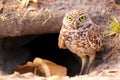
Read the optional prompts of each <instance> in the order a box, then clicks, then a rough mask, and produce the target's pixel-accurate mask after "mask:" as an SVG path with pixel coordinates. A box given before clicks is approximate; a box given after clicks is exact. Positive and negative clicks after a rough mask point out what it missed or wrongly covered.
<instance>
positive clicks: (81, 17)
mask: <svg viewBox="0 0 120 80" xmlns="http://www.w3.org/2000/svg"><path fill="white" fill-rule="evenodd" d="M92 23H93V22H92V20H91V18H90V16H89V15H88V14H87V12H84V11H82V10H72V11H69V12H68V13H66V14H65V17H64V19H63V24H64V25H65V26H66V27H71V28H73V29H78V28H82V27H87V25H89V24H90V25H91V24H92Z"/></svg>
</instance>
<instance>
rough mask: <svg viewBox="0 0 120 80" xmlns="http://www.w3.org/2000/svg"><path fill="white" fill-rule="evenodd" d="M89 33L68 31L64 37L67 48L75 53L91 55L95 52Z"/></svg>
mask: <svg viewBox="0 0 120 80" xmlns="http://www.w3.org/2000/svg"><path fill="white" fill-rule="evenodd" d="M87 36H88V31H81V32H79V31H76V30H75V31H70V32H69V31H68V32H66V33H64V35H63V37H64V39H65V45H66V47H67V48H68V49H69V50H70V51H71V52H73V53H76V54H81V55H82V53H83V55H89V54H90V52H91V54H92V53H94V52H95V50H94V49H92V47H91V46H90V44H89V42H88V40H87Z"/></svg>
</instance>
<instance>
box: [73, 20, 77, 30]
mask: <svg viewBox="0 0 120 80" xmlns="http://www.w3.org/2000/svg"><path fill="white" fill-rule="evenodd" d="M73 27H74V28H75V29H76V28H77V22H76V21H74V22H73Z"/></svg>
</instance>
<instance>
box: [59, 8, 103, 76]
mask: <svg viewBox="0 0 120 80" xmlns="http://www.w3.org/2000/svg"><path fill="white" fill-rule="evenodd" d="M102 40H103V34H102V31H101V29H100V27H99V26H97V25H96V24H95V23H94V22H93V21H92V20H91V18H90V16H89V15H88V14H87V12H84V11H82V10H72V11H69V12H68V13H66V15H65V17H64V19H63V25H62V28H61V30H60V34H59V38H58V46H59V48H63V49H66V48H67V49H69V50H70V51H71V52H72V53H74V54H76V55H78V56H79V57H80V58H81V60H82V68H81V72H80V74H87V73H88V72H89V68H90V66H91V63H92V62H93V60H94V58H95V55H96V52H97V51H99V50H100V49H101V46H102V42H103V41H102ZM88 59H89V60H88Z"/></svg>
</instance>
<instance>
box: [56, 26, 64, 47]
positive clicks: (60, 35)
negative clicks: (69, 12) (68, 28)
mask: <svg viewBox="0 0 120 80" xmlns="http://www.w3.org/2000/svg"><path fill="white" fill-rule="evenodd" d="M63 34H64V25H62V29H61V31H60V34H59V37H58V47H59V48H63V49H66V46H65V41H64V37H63Z"/></svg>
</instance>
